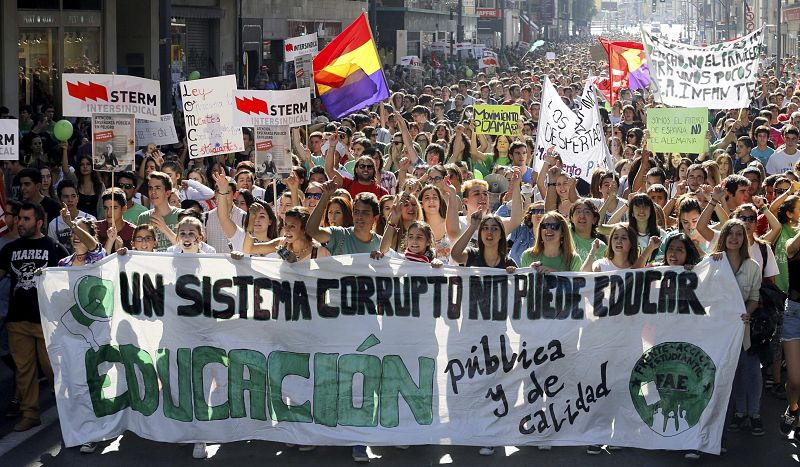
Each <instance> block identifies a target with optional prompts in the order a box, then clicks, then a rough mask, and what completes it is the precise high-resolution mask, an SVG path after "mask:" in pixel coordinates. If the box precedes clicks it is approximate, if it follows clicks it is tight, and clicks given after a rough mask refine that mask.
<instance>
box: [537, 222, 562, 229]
mask: <svg viewBox="0 0 800 467" xmlns="http://www.w3.org/2000/svg"><path fill="white" fill-rule="evenodd" d="M539 225H541V226H542V230H544V229H547V230H561V223H560V222H543V223H541V224H539Z"/></svg>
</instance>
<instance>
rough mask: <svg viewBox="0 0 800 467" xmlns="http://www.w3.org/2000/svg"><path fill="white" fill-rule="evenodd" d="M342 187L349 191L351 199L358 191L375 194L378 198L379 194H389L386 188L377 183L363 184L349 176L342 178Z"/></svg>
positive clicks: (379, 197)
mask: <svg viewBox="0 0 800 467" xmlns="http://www.w3.org/2000/svg"><path fill="white" fill-rule="evenodd" d="M343 188H344V189H345V190H347V191H348V192H349V193H350V196H352V197H353V199H355V198H356V196H357V195H358V194H359V193H364V192H367V193H372V194H374V195H375V196H377V197H378V199H381V196H384V195H388V194H389V192H388V191H387V190H386V188H384V187H382V186H380V185H378V184H377V183H372V184H370V185H364V184H363V183H359V182H357V181H356V180H355V179H349V178H345V179H344V186H343Z"/></svg>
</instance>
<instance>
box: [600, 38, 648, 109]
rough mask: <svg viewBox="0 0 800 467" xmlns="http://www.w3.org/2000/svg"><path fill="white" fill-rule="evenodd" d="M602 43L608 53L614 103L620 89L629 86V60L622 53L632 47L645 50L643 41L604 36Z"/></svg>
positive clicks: (611, 101)
mask: <svg viewBox="0 0 800 467" xmlns="http://www.w3.org/2000/svg"><path fill="white" fill-rule="evenodd" d="M600 44H602V45H603V48H604V49H606V53H608V77H609V78H610V79H611V87H610V90H609V92H610V99H609V102H610V103H611V104H612V105H613V104H614V102H615V101H616V100H617V95H618V94H619V90H620V89H624V88H627V87H628V61H627V60H626V59H625V57H624V56H623V55H622V54H623V53H625V52H626V51H628V50H630V49H635V50H644V46H643V45H642V43H641V42H626V41H620V42H611V41H609V40H608V39H605V38H603V37H601V38H600ZM601 91H602V90H601ZM603 94H604V95H605V93H603Z"/></svg>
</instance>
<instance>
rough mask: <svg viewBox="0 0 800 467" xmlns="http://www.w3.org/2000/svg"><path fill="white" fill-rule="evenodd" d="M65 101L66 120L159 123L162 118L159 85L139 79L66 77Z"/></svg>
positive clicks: (63, 78)
mask: <svg viewBox="0 0 800 467" xmlns="http://www.w3.org/2000/svg"><path fill="white" fill-rule="evenodd" d="M61 99H62V104H61V105H62V108H63V114H64V116H65V117H91V116H92V114H95V113H98V114H134V115H135V116H136V118H139V119H142V120H150V121H156V120H158V119H159V118H160V116H161V88H160V84H159V82H158V81H156V80H152V79H145V78H139V77H137V76H126V75H93V74H80V73H64V75H63V76H62V77H61Z"/></svg>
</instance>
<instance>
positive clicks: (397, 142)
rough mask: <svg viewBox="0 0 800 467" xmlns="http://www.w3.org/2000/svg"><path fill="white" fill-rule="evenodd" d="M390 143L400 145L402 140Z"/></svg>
mask: <svg viewBox="0 0 800 467" xmlns="http://www.w3.org/2000/svg"><path fill="white" fill-rule="evenodd" d="M392 144H394V145H395V146H402V145H403V142H402V141H392Z"/></svg>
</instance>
